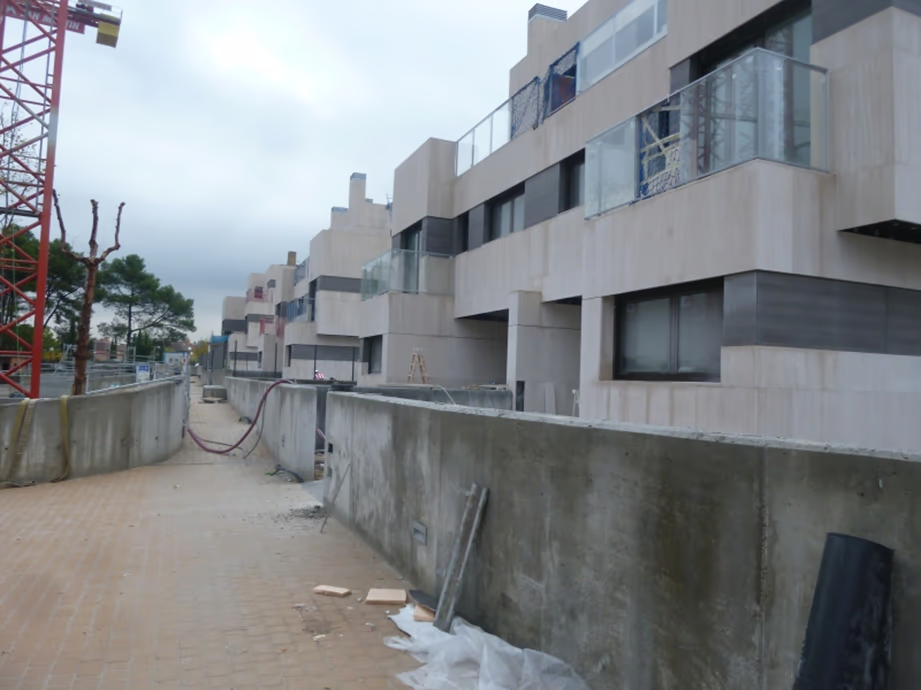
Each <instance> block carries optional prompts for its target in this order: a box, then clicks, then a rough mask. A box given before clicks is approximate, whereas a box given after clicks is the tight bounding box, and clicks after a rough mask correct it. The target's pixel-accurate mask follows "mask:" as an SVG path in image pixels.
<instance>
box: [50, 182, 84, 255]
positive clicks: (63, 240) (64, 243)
mask: <svg viewBox="0 0 921 690" xmlns="http://www.w3.org/2000/svg"><path fill="white" fill-rule="evenodd" d="M51 195H52V197H54V210H55V212H56V213H57V215H58V225H59V226H60V227H61V254H63V255H64V256H69V257H70V258H71V259H73V260H74V261H79V262H80V263H82V264H84V265H86V257H84V256H83V255H81V254H77V253H76V252H74V251H71V250H70V249H68V247H67V231H66V230H65V229H64V216H63V215H61V203H60V202H59V201H58V190H56V189H52V190H51Z"/></svg>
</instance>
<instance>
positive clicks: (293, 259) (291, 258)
mask: <svg viewBox="0 0 921 690" xmlns="http://www.w3.org/2000/svg"><path fill="white" fill-rule="evenodd" d="M288 265H289V266H297V252H288Z"/></svg>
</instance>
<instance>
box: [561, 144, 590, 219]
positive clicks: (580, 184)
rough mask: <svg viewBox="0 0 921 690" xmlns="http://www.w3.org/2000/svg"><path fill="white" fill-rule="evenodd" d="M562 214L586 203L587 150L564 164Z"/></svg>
mask: <svg viewBox="0 0 921 690" xmlns="http://www.w3.org/2000/svg"><path fill="white" fill-rule="evenodd" d="M562 168H563V169H562V175H561V176H560V186H561V188H560V213H562V212H563V211H568V210H570V209H573V208H577V207H578V206H582V205H583V204H584V203H585V149H582V150H581V151H579V152H578V153H576V154H575V155H572V156H570V157H569V158H567V159H566V160H564V161H563V163H562Z"/></svg>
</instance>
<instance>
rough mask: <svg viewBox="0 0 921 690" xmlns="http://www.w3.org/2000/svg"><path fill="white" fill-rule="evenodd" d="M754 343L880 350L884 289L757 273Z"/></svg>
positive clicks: (883, 337) (883, 341)
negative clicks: (756, 313)
mask: <svg viewBox="0 0 921 690" xmlns="http://www.w3.org/2000/svg"><path fill="white" fill-rule="evenodd" d="M757 292H758V307H757V308H758V317H757V334H756V340H757V343H758V344H760V345H776V346H781V347H802V348H815V349H820V350H847V351H853V352H885V351H886V335H885V331H886V289H885V288H883V287H882V286H879V285H864V284H861V283H846V282H843V281H836V280H825V279H821V278H811V277H807V276H794V275H788V274H783V273H766V272H759V273H758V277H757Z"/></svg>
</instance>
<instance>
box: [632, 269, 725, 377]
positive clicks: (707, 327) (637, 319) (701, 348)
mask: <svg viewBox="0 0 921 690" xmlns="http://www.w3.org/2000/svg"><path fill="white" fill-rule="evenodd" d="M616 305H617V307H616V308H617V359H616V364H615V377H616V378H620V379H645V380H672V381H719V379H720V348H721V345H722V339H723V286H722V281H720V282H718V283H707V284H697V285H693V286H683V287H682V288H680V289H676V290H670V291H653V292H648V293H637V294H634V295H625V296H623V297H619V298H618V299H617V301H616Z"/></svg>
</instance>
